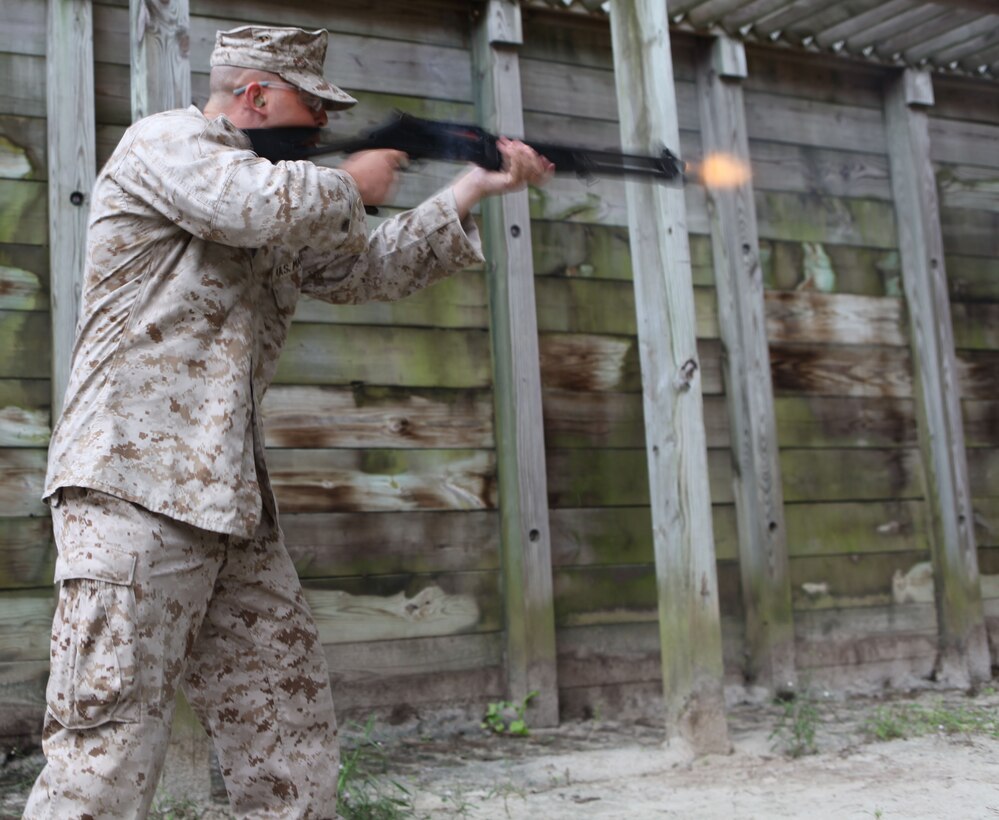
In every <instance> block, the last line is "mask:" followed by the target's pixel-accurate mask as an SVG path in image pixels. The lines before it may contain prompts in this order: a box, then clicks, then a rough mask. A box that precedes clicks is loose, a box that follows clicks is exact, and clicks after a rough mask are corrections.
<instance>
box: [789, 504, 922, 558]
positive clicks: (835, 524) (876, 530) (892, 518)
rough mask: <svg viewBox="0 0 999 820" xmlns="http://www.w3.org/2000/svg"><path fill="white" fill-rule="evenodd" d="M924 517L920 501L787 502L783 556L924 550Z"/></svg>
mask: <svg viewBox="0 0 999 820" xmlns="http://www.w3.org/2000/svg"><path fill="white" fill-rule="evenodd" d="M926 516H927V511H926V505H925V504H924V502H923V501H922V500H910V501H870V502H826V503H820V504H814V503H812V504H807V503H805V504H803V503H795V504H787V505H786V506H785V507H784V519H785V521H786V522H787V550H788V555H790V556H794V557H805V556H816V555H838V554H847V553H849V554H866V553H884V552H911V551H912V550H929V536H928V522H927V520H926Z"/></svg>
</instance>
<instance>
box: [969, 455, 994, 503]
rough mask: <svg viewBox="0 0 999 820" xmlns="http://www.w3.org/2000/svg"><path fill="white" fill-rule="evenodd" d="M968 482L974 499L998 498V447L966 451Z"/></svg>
mask: <svg viewBox="0 0 999 820" xmlns="http://www.w3.org/2000/svg"><path fill="white" fill-rule="evenodd" d="M968 481H969V483H970V484H971V494H972V495H973V496H974V497H975V498H999V447H975V448H973V449H969V450H968Z"/></svg>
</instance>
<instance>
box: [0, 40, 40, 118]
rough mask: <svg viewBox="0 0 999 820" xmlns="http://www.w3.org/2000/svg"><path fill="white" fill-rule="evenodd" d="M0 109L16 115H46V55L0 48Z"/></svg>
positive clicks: (5, 112)
mask: <svg viewBox="0 0 999 820" xmlns="http://www.w3.org/2000/svg"><path fill="white" fill-rule="evenodd" d="M0 77H3V78H4V83H3V87H2V88H0V111H2V112H3V113H4V114H9V115H14V116H17V117H45V116H46V103H45V57H44V56H43V55H42V54H12V53H9V52H0Z"/></svg>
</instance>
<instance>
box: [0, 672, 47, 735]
mask: <svg viewBox="0 0 999 820" xmlns="http://www.w3.org/2000/svg"><path fill="white" fill-rule="evenodd" d="M48 676H49V662H48V659H46V660H44V661H20V662H19V661H14V662H10V663H0V691H3V700H2V701H0V737H3V738H4V740H5V742H6V743H8V744H9V745H10V746H11V747H13V748H17V747H19V746H20V747H25V746H28V747H37V746H39V745H40V744H41V734H42V722H43V720H44V718H45V684H46V683H47V682H48Z"/></svg>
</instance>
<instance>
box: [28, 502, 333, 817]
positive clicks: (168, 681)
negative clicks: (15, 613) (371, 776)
mask: <svg viewBox="0 0 999 820" xmlns="http://www.w3.org/2000/svg"><path fill="white" fill-rule="evenodd" d="M52 514H53V526H54V528H55V538H56V544H57V546H58V550H59V556H58V560H57V564H56V580H57V581H59V582H61V584H60V590H59V600H58V605H57V608H56V614H55V618H54V621H53V626H52V644H51V655H52V664H51V671H50V675H49V684H48V691H47V701H48V710H47V712H46V717H45V726H44V730H43V741H42V745H43V749H44V751H45V756H46V765H45V768H44V770H43V771H42V773H41V774H40V775H39V777H38V780H37V781H36V782H35V786H34V789H33V790H32V793H31V796H30V798H29V800H28V806H27V808H26V809H25V815H24V816H25V817H26V818H30V820H34V818H53V819H54V820H75V818H81V819H82V818H129V820H132V819H133V818H142V817H145V816H146V815H147V813H148V812H149V810H150V806H151V803H152V800H153V795H154V792H155V789H156V784H157V781H158V779H159V775H160V771H161V769H162V767H163V760H164V757H165V755H166V749H167V744H168V740H169V734H170V725H171V720H172V717H173V710H174V695H175V693H176V689H177V687H178V686H182V687H183V690H184V693H185V695H186V697H187V699H188V701H189V703H190V704H191V706H192V708H193V709H194V710H195V712H196V713H197V715H198V717H199V719H200V720H201V722H202V724H203V725H204V726H205V728H206V729H207V730H208V732H209V734H210V735H211V736H212V740H213V742H214V744H215V750H216V754H217V755H218V758H219V762H220V764H221V768H222V773H223V776H224V778H225V784H226V789H227V790H228V793H229V800H230V804H231V806H232V809H233V811H234V812H235V814H236V815H237V816H238V817H266V818H291V817H295V818H330V817H336V816H337V815H336V810H335V806H336V783H337V770H338V749H337V729H336V722H335V718H334V715H333V700H332V696H331V693H330V685H329V676H328V673H327V669H326V661H325V657H324V655H323V652H322V647H321V646H320V643H319V636H318V633H317V631H316V627H315V625H314V623H313V620H312V616H311V614H310V613H309V610H308V607H307V606H306V604H305V602H304V600H303V597H302V592H301V585H300V583H299V580H298V576H297V574H296V572H295V568H294V566H293V565H292V562H291V559H290V558H289V556H288V553H287V551H286V549H285V547H284V541H283V537H282V535H281V531H280V529H279V528H278V527H277V526H276V525H275V524H265V525H263V527H262V528H261V532H260V533H258V536H257V537H256V538H254V539H240V538H236V537H234V536H228V535H222V534H219V533H211V532H206V531H204V530H200V529H197V528H195V527H191V526H189V525H187V524H183V523H180V522H178V521H175V520H173V519H170V518H167V517H164V516H161V515H157V514H154V513H151V512H149V511H148V510H145V509H143V508H142V507H139V506H137V505H135V504H131V503H129V502H126V501H122V500H120V499H118V498H113V497H111V496H109V495H105V494H103V493H99V492H96V491H93V490H83V489H77V488H67V489H64V490H63V491H62V498H61V500H60V501H59V502H58V503H57V505H56V506H55V507H54V508H53V510H52Z"/></svg>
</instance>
